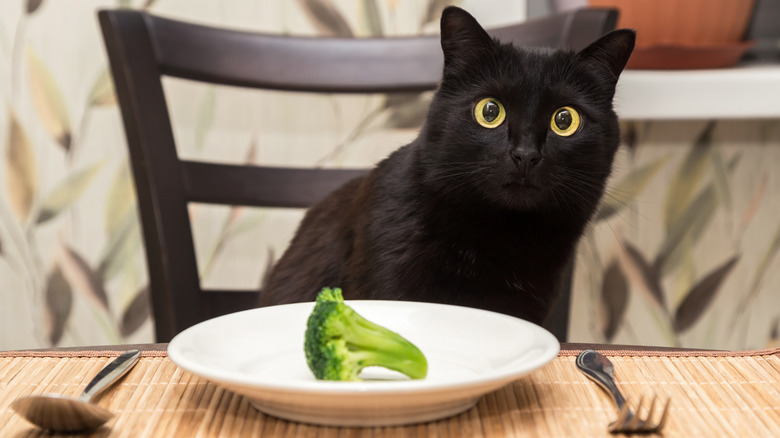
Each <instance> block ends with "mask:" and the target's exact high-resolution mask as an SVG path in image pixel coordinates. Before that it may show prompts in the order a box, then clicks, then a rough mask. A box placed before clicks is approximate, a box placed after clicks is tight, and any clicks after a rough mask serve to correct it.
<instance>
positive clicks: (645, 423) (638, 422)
mask: <svg viewBox="0 0 780 438" xmlns="http://www.w3.org/2000/svg"><path fill="white" fill-rule="evenodd" d="M657 400H658V397H657V396H653V399H652V401H651V402H650V407H649V408H647V413H646V414H644V415H642V407H643V406H642V404H643V401H644V398H643V397H640V398H639V403H637V405H636V409H634V410H633V411H632V410H631V408H630V404H629V402H628V401H626V403H625V404H624V405H623V406H622V408H621V409H620V411H619V412H618V418H617V420H615V421H614V422H613V423H612V424H610V425H609V431H610V432H613V433H618V432H621V433H653V432H660V431H661V429H662V428H663V427H664V424H665V423H666V418H667V415H668V413H669V403H670V401H671V400H668V399H667V400H666V403H665V404H664V409H663V411H662V413H661V417H660V418H659V419H658V421H653V414H654V413H655V406H656V401H657Z"/></svg>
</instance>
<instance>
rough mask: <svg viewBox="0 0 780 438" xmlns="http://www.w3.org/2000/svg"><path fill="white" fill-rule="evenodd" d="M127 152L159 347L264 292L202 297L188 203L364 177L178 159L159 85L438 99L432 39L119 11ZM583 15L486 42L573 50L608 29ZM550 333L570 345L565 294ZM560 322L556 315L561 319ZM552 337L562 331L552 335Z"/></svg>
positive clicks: (290, 192)
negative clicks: (221, 25)
mask: <svg viewBox="0 0 780 438" xmlns="http://www.w3.org/2000/svg"><path fill="white" fill-rule="evenodd" d="M98 16H99V20H100V25H101V28H102V31H103V37H104V41H105V45H106V49H107V52H108V57H109V61H110V65H111V71H112V74H113V77H114V84H115V88H116V94H117V98H118V101H119V105H120V108H121V112H122V117H123V121H124V126H125V133H126V136H127V142H128V147H129V150H130V162H131V167H132V171H133V177H134V181H135V188H136V192H137V195H138V200H139V210H140V216H141V225H142V229H143V236H144V243H145V247H146V258H147V264H148V269H149V281H150V288H151V304H152V310H153V312H152V314H153V317H154V323H155V334H156V339H157V341H158V342H167V341H169V340H170V339H171V338H172V337H173V336H174V335H176V334H177V333H179V332H180V331H182V330H184V329H185V328H187V327H189V326H191V325H194V324H196V323H198V322H201V321H204V320H206V319H209V318H213V317H216V316H219V315H223V314H226V313H230V312H235V311H239V310H245V309H249V308H252V307H255V306H256V305H257V303H258V298H259V293H260V292H259V291H226V290H204V289H203V288H202V287H201V284H200V280H199V275H198V269H197V264H196V256H195V251H194V245H193V236H192V230H191V225H190V220H189V215H188V210H187V206H188V203H191V202H197V203H211V204H224V205H246V206H264V207H307V206H309V205H310V204H312V203H314V202H316V201H318V200H320V199H322V198H323V197H325V196H326V195H327V194H328V193H330V192H331V191H332V190H334V189H335V188H336V187H338V186H340V185H341V184H342V183H344V182H346V181H347V180H349V179H352V178H354V177H355V176H358V175H360V174H362V173H364V172H366V171H367V169H321V168H317V169H303V168H282V167H262V166H240V165H226V164H215V163H205V162H196V161H189V160H183V159H180V158H179V156H178V154H177V151H176V145H175V142H174V135H173V129H172V126H171V121H170V117H169V113H168V106H167V105H166V100H165V95H164V92H163V85H162V81H161V79H162V77H163V76H172V77H178V78H184V79H189V80H195V81H200V82H207V83H214V84H223V85H233V86H241V87H249V88H261V89H274V90H289V91H306V92H345V93H377V92H411V91H426V90H433V89H435V88H436V86H437V85H438V82H439V79H440V77H441V74H442V65H443V56H442V53H441V47H440V43H439V38H438V36H419V37H396V38H371V39H344V38H313V37H290V36H280V35H269V34H256V33H249V32H242V31H236V30H228V29H218V28H213V27H208V26H202V25H196V24H192V23H185V22H180V21H175V20H171V19H166V18H161V17H157V16H153V15H150V14H148V13H144V12H140V11H135V10H127V9H118V10H104V11H100V12H99V13H98ZM616 19H617V14H616V12H614V11H611V10H587V9H586V10H580V11H576V12H570V13H567V14H563V15H556V16H552V17H548V18H545V19H541V20H538V21H531V22H524V23H521V24H519V25H515V26H509V27H503V28H500V29H494V30H492V31H491V33H492V34H494V35H495V36H497V37H499V38H501V39H503V40H505V41H514V42H516V43H518V44H523V45H531V46H546V47H570V48H573V49H580V48H583V47H585V46H586V45H587V44H589V43H591V42H593V41H595V40H596V39H597V38H598V37H600V36H601V35H603V34H604V33H606V32H607V31H609V30H612V29H613V28H614V26H615V22H616ZM564 295H565V296H564V299H563V300H562V306H563V308H562V309H561V310H559V311H557V313H558V316H556V317H555V318H553V321H551V324H552V325H550V328H551V330H552V331H553V332H554V333H556V335H558V336H559V338H562V337H565V335H566V328H567V321H568V305H569V304H568V303H569V301H568V290H567V291H565V294H564ZM561 312H562V313H561ZM556 327H557V328H556Z"/></svg>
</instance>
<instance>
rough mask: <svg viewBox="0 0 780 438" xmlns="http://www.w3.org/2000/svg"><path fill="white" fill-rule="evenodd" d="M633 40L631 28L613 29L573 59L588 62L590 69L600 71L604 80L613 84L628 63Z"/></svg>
mask: <svg viewBox="0 0 780 438" xmlns="http://www.w3.org/2000/svg"><path fill="white" fill-rule="evenodd" d="M635 42H636V32H634V31H633V30H631V29H618V30H613V31H612V32H610V33H608V34H606V35H604V36H603V37H601V38H599V39H598V40H596V42H594V43H593V44H591V45H589V46H588V47H586V48H584V49H582V51H580V52H579V53H577V54H576V55H575V58H574V59H575V62H578V63H585V64H588V65H589V66H590V68H591V69H593V70H595V71H597V72H599V73H601V74H602V75H603V76H604V80H606V81H611V83H612V84H613V85H615V84H617V80H618V78H619V77H620V73H621V72H622V71H623V69H624V68H625V67H626V63H628V58H629V57H630V56H631V52H632V51H633V50H634V43H635Z"/></svg>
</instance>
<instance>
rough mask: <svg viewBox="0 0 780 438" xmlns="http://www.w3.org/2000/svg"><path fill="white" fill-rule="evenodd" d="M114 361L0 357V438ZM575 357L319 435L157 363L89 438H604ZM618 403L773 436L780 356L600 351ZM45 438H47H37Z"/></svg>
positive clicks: (116, 396)
mask: <svg viewBox="0 0 780 438" xmlns="http://www.w3.org/2000/svg"><path fill="white" fill-rule="evenodd" d="M119 353H121V352H120V351H114V350H106V351H82V352H79V351H65V352H63V351H59V352H50V351H49V352H47V351H32V352H0V436H2V437H6V436H7V437H24V436H38V435H39V434H40V432H39V431H37V430H36V429H34V428H33V427H32V426H31V425H30V424H29V423H27V422H26V421H25V420H23V419H21V418H20V417H19V416H17V415H15V414H14V413H13V411H11V409H10V408H9V407H8V406H9V404H10V403H11V402H12V401H13V400H14V399H16V398H17V397H20V396H23V395H26V394H30V393H44V392H52V393H62V394H66V395H72V396H76V395H77V394H78V393H79V392H81V391H82V390H83V387H84V386H85V385H86V383H87V382H88V381H89V380H90V378H91V377H92V376H94V375H95V374H96V373H97V372H98V371H99V370H100V368H102V367H103V366H105V365H106V363H108V362H109V361H110V360H111V359H112V357H114V356H116V355H118V354H119ZM576 353H577V351H574V350H562V352H561V355H560V356H559V357H558V358H556V359H555V360H553V361H552V362H551V363H550V364H549V365H547V366H545V367H544V368H542V369H540V370H537V371H536V372H534V373H532V374H530V375H528V376H526V377H524V378H521V379H519V380H517V381H516V382H514V383H512V384H510V385H508V386H506V387H504V388H502V389H501V390H498V391H496V392H493V393H490V394H488V395H486V396H485V397H483V398H482V399H481V400H480V401H479V403H478V404H477V405H476V406H475V407H474V408H473V409H470V410H469V411H466V412H464V413H462V414H460V415H458V416H455V417H452V418H449V419H445V420H440V421H435V422H431V423H425V424H419V425H411V426H403V427H379V428H336V427H318V426H311V425H305V424H297V423H292V422H287V421H283V420H278V419H275V418H273V417H269V416H266V415H263V414H261V413H259V412H258V411H256V410H255V409H254V408H252V407H251V405H250V404H249V402H248V401H247V399H246V398H244V397H241V396H238V395H235V394H233V393H231V392H229V391H225V390H223V389H222V388H220V387H218V386H216V385H214V384H211V383H210V382H207V381H205V380H204V379H201V378H198V377H196V376H194V375H192V374H190V373H187V372H185V371H183V370H181V369H179V368H178V367H177V366H176V365H175V364H174V363H173V362H171V361H170V359H168V357H167V356H166V354H165V352H164V351H145V352H144V354H143V356H142V358H141V360H140V361H139V363H138V365H136V367H135V368H134V369H133V370H132V372H130V373H129V374H128V375H127V376H126V377H125V378H124V379H123V380H122V381H121V382H120V383H119V384H117V385H116V386H115V387H113V388H112V389H110V390H109V391H108V392H106V394H104V395H103V396H101V398H100V399H99V400H98V402H99V404H100V405H102V406H104V407H106V408H108V409H110V410H112V411H114V412H116V413H117V416H116V417H115V418H114V419H112V420H111V421H110V422H109V423H108V424H107V425H106V426H105V427H103V428H101V429H99V430H97V431H95V432H94V433H93V434H91V436H100V437H115V436H116V437H145V436H150V437H151V436H181V437H199V436H202V437H211V436H227V437H242V436H247V437H249V436H255V437H256V436H263V437H267V436H299V435H300V436H307V437H344V436H347V437H363V436H367V437H368V436H370V437H386V436H387V437H423V436H424V437H427V436H437V437H461V436H468V437H480V436H486V437H494V436H495V437H504V436H521V437H522V436H528V437H535V436H541V437H558V436H575V437H588V436H593V437H600V436H604V437H607V436H614V435H610V434H609V433H607V431H606V425H607V424H608V423H609V422H610V421H612V420H614V418H615V415H616V414H615V409H614V407H613V405H612V403H611V401H610V400H609V398H608V397H607V396H606V394H605V393H604V392H602V391H601V390H600V389H599V388H598V387H597V386H596V385H595V384H593V383H592V382H591V381H590V380H588V379H587V378H586V377H584V376H583V375H582V374H580V373H579V372H578V371H576V369H575V366H574V360H575V355H576ZM606 353H607V354H609V355H610V356H611V359H612V361H613V362H614V364H615V368H616V374H617V376H618V382H619V385H620V386H621V388H622V389H623V390H624V392H625V393H626V395H627V396H628V397H629V398H631V397H637V396H639V395H640V394H642V395H650V394H657V395H659V396H660V397H664V398H665V397H669V398H671V400H672V405H671V409H670V414H669V419H668V422H667V425H666V427H665V429H664V434H663V435H664V436H666V437H673V436H681V437H693V436H707V437H711V436H734V437H748V436H749V437H777V436H780V349H775V350H762V351H748V352H690V351H689V352H668V351H667V352H653V351H630V350H613V351H607V352H606ZM42 436H49V435H42Z"/></svg>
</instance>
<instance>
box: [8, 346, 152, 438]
mask: <svg viewBox="0 0 780 438" xmlns="http://www.w3.org/2000/svg"><path fill="white" fill-rule="evenodd" d="M139 357H141V352H140V351H138V350H128V351H126V352H124V353H123V354H122V355H121V356H119V357H117V358H116V359H114V361H112V362H111V363H109V364H108V365H106V367H105V368H103V369H102V370H100V372H99V373H98V374H97V376H95V378H94V379H92V381H91V382H89V384H87V387H86V388H85V389H84V392H82V393H81V395H80V396H79V397H78V399H74V398H69V397H64V396H61V395H57V394H40V395H28V396H26V397H22V398H20V399H17V400H15V401H14V402H13V403H12V404H11V408H12V409H13V410H14V411H16V413H18V414H19V415H21V416H23V417H24V418H26V419H27V421H29V422H30V423H33V424H35V425H36V426H38V427H41V428H43V429H48V430H52V431H56V432H79V431H84V430H90V429H95V428H97V427H98V426H100V425H102V424H103V423H105V422H106V421H108V420H110V419H111V417H113V416H114V414H113V413H112V412H111V411H109V410H106V409H104V408H101V407H100V406H98V405H96V404H93V403H90V400H92V398H93V397H94V396H95V395H97V394H99V393H100V392H102V391H103V390H104V389H106V388H107V387H108V386H109V385H111V384H112V383H114V382H115V381H117V380H118V379H119V378H120V377H122V376H124V375H125V373H127V372H128V371H130V368H132V367H133V365H135V364H136V362H138V358H139Z"/></svg>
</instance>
